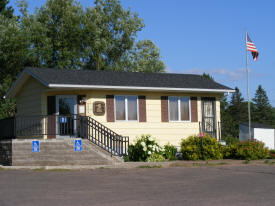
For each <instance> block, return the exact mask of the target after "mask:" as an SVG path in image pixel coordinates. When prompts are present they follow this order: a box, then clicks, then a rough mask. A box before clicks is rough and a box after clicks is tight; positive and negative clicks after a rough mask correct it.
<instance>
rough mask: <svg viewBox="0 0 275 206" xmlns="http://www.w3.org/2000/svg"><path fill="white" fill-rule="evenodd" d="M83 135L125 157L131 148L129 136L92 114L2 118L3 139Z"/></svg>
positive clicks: (0, 125)
mask: <svg viewBox="0 0 275 206" xmlns="http://www.w3.org/2000/svg"><path fill="white" fill-rule="evenodd" d="M45 136H47V138H56V137H57V136H69V137H81V138H84V139H88V140H90V141H91V142H92V143H94V144H96V145H97V146H99V147H101V148H103V149H104V150H106V151H107V152H109V153H110V154H111V155H115V156H123V155H125V154H127V152H128V148H129V137H124V136H121V135H118V134H117V133H115V132H114V131H112V130H111V129H109V128H107V127H106V126H104V125H103V124H101V123H99V122H98V121H96V120H95V119H93V118H91V117H88V116H79V115H29V116H27V115H24V116H15V117H11V118H7V119H2V120H0V139H13V138H35V139H37V138H44V137H45Z"/></svg>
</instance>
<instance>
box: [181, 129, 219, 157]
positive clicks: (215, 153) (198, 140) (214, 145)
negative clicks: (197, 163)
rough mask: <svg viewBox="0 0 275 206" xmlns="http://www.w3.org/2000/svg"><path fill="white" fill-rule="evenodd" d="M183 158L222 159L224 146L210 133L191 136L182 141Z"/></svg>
mask: <svg viewBox="0 0 275 206" xmlns="http://www.w3.org/2000/svg"><path fill="white" fill-rule="evenodd" d="M181 153H182V158H183V159H185V160H211V159H222V158H223V148H222V145H220V144H219V143H218V142H217V140H216V139H215V138H212V137H211V136H210V135H208V134H200V135H199V136H197V135H195V136H190V137H188V138H187V139H183V140H182V142H181Z"/></svg>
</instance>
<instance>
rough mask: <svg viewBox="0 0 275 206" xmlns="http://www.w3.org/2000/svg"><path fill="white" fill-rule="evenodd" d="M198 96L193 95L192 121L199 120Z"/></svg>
mask: <svg viewBox="0 0 275 206" xmlns="http://www.w3.org/2000/svg"><path fill="white" fill-rule="evenodd" d="M197 102H198V101H197V97H191V122H197V121H198V103H197Z"/></svg>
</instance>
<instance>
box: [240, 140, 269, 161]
mask: <svg viewBox="0 0 275 206" xmlns="http://www.w3.org/2000/svg"><path fill="white" fill-rule="evenodd" d="M268 156H269V150H268V149H267V148H266V147H264V143H263V142H260V141H256V140H247V141H243V142H240V143H239V144H238V145H237V149H236V153H235V158H236V159H244V160H258V159H265V158H267V157H268Z"/></svg>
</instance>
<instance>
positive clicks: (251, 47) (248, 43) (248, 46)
mask: <svg viewBox="0 0 275 206" xmlns="http://www.w3.org/2000/svg"><path fill="white" fill-rule="evenodd" d="M246 50H247V51H251V54H252V57H253V60H254V61H257V59H258V55H259V52H258V50H257V49H256V47H255V45H254V43H253V42H252V41H251V39H250V38H249V36H248V34H246Z"/></svg>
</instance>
